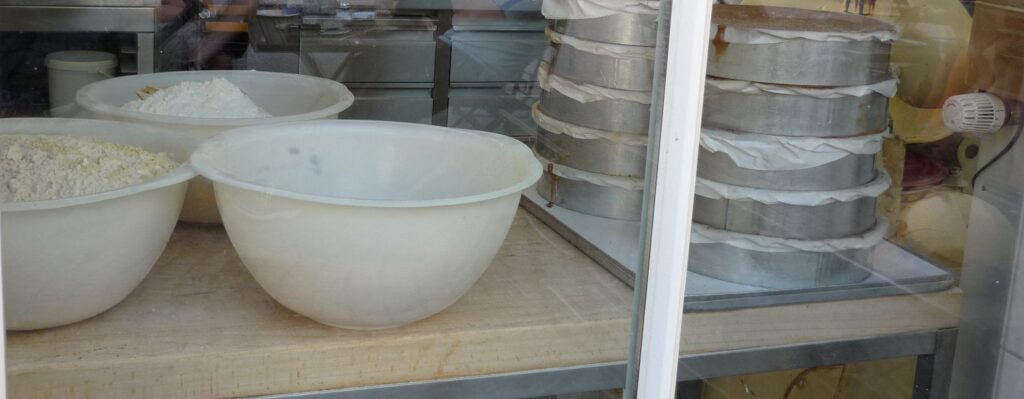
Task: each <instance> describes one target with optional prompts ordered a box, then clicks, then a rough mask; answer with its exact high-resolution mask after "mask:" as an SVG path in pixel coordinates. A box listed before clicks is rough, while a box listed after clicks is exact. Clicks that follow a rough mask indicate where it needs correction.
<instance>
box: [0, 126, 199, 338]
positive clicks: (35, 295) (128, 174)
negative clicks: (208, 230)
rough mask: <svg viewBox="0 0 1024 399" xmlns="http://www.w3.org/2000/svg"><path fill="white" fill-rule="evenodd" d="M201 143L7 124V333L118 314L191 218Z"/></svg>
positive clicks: (145, 131) (137, 129)
mask: <svg viewBox="0 0 1024 399" xmlns="http://www.w3.org/2000/svg"><path fill="white" fill-rule="evenodd" d="M194 146H195V140H193V139H189V138H187V137H185V138H183V137H182V136H181V135H179V134H176V133H174V132H171V131H167V130H165V129H160V128H154V127H151V126H145V125H137V124H128V123H119V122H108V121H95V120H83V119H51V118H47V119H35V118H28V119H4V120H3V123H0V211H2V213H3V215H2V218H3V224H2V226H3V231H2V244H3V252H2V253H3V289H4V316H5V320H4V322H5V327H6V329H8V330H34V329H40V328H49V327H55V326H60V325H65V324H70V323H74V322H77V321H80V320H84V319H87V318H89V317H92V316H95V315H97V314H100V313H102V312H104V311H106V310H107V309H110V308H111V307H113V306H114V305H116V304H117V303H119V302H120V301H121V300H123V299H124V298H125V297H127V296H128V294H129V293H131V292H132V290H134V289H135V287H136V286H137V285H138V284H139V283H140V282H141V281H142V279H143V278H144V277H145V276H146V274H148V273H149V270H150V269H151V268H152V267H153V265H154V264H155V263H156V261H157V259H158V258H159V256H160V254H161V253H162V252H163V249H164V247H165V246H166V245H167V241H168V239H169V238H170V235H171V232H172V231H173V230H174V226H175V224H176V222H177V219H178V214H179V212H180V211H181V205H182V203H183V201H184V198H185V190H186V187H187V184H188V181H189V180H190V179H192V178H193V177H194V176H195V173H194V172H193V171H192V169H191V168H190V167H189V165H188V163H187V162H186V161H187V159H188V156H189V152H190V151H191V149H192V148H193V147H194Z"/></svg>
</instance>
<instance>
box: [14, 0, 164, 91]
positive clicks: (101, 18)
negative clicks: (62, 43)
mask: <svg viewBox="0 0 1024 399" xmlns="http://www.w3.org/2000/svg"><path fill="white" fill-rule="evenodd" d="M159 6H160V0H0V32H68V33H70V32H125V33H134V34H135V40H136V44H137V49H136V50H137V53H136V65H137V67H138V72H139V73H151V72H153V71H154V69H155V66H156V65H155V64H156V59H155V56H154V54H155V50H156V30H157V23H156V7H159Z"/></svg>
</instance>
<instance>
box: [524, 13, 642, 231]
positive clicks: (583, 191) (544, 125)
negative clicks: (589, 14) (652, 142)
mask: <svg viewBox="0 0 1024 399" xmlns="http://www.w3.org/2000/svg"><path fill="white" fill-rule="evenodd" d="M656 21H657V19H656V16H655V15H640V14H627V13H622V14H613V15H610V16H604V17H600V18H588V19H564V20H550V21H549V26H548V29H547V35H548V38H549V39H550V40H551V43H552V47H553V48H554V49H555V51H554V54H553V55H552V56H551V58H550V60H549V61H548V62H544V63H542V65H541V67H540V70H539V73H538V80H539V81H540V85H541V88H542V89H543V90H542V92H541V98H540V101H539V102H538V103H537V104H535V106H534V109H533V118H534V121H535V122H536V123H537V126H538V127H539V129H538V132H537V142H536V144H535V146H534V152H535V153H536V154H537V157H538V158H539V159H541V161H542V162H544V163H545V165H546V169H545V174H544V176H543V177H542V178H541V180H540V182H539V183H538V184H537V191H538V193H539V194H540V195H541V197H543V198H544V199H546V200H547V201H549V202H550V205H552V206H554V205H557V206H560V207H563V208H566V209H569V210H572V211H576V212H580V213H585V214H589V215H593V216H600V217H605V218H612V219H620V220H640V212H641V209H642V204H643V177H644V171H645V168H646V166H647V165H646V158H647V131H648V128H649V125H650V101H651V84H652V83H651V82H652V80H653V75H652V71H653V66H654V44H655V36H656V32H657V27H656Z"/></svg>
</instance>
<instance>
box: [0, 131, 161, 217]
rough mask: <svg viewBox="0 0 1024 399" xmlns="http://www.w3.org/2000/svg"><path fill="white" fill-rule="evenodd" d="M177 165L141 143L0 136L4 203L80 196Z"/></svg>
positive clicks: (0, 190)
mask: <svg viewBox="0 0 1024 399" xmlns="http://www.w3.org/2000/svg"><path fill="white" fill-rule="evenodd" d="M178 165H179V163H178V162H176V161H174V160H172V159H170V158H168V157H167V155H165V154H162V153H161V154H155V153H151V152H148V151H146V150H143V149H141V148H138V147H133V146H129V145H122V144H113V143H107V142H102V141H96V140H88V139H79V138H74V137H68V136H50V135H38V134H36V135H23V134H19V135H0V202H2V203H9V202H23V201H43V200H51V199H59V198H69V197H77V196H81V195H88V194H95V193H100V192H104V191H111V190H116V189H119V188H121V187H125V186H129V185H132V184H136V183H141V182H144V181H147V180H151V179H153V178H156V177H159V176H161V175H163V174H165V173H167V172H168V171H170V170H171V169H174V168H176V167H178Z"/></svg>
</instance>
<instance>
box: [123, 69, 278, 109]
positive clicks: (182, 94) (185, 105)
mask: <svg viewBox="0 0 1024 399" xmlns="http://www.w3.org/2000/svg"><path fill="white" fill-rule="evenodd" d="M140 89H141V88H140ZM121 108H123V109H126V110H130V111H139V112H146V113H150V114H160V115H171V116H185V117H190V118H269V117H270V116H271V115H270V114H269V113H267V111H264V110H263V108H260V107H259V106H258V105H256V103H255V102H253V101H252V99H251V98H249V96H247V95H245V93H243V92H242V89H239V88H238V86H235V85H234V84H232V83H231V82H229V81H228V80H227V79H224V78H213V79H212V80H208V81H205V82H181V83H178V84H176V85H174V86H171V87H168V88H166V89H160V90H159V91H157V92H155V93H153V94H150V95H149V96H146V98H145V99H139V100H135V101H132V102H130V103H128V104H125V105H123V106H121Z"/></svg>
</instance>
